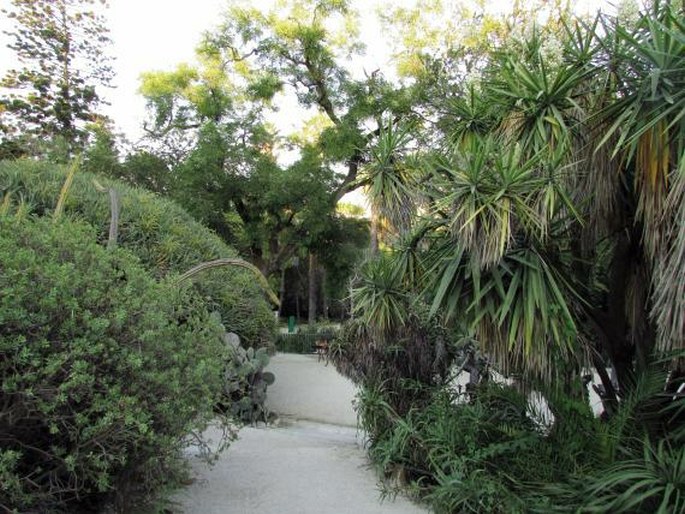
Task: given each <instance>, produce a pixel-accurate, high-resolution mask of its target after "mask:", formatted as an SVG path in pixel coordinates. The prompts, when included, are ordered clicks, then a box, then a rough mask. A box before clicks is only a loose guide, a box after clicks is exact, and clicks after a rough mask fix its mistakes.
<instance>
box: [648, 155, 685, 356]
mask: <svg viewBox="0 0 685 514" xmlns="http://www.w3.org/2000/svg"><path fill="white" fill-rule="evenodd" d="M665 211H666V212H671V213H672V217H670V218H669V219H668V220H664V222H663V223H664V224H666V225H668V226H667V227H665V231H666V233H667V240H668V245H667V248H666V249H665V250H664V253H663V259H662V260H661V261H659V262H658V263H657V269H656V273H655V275H656V281H655V287H654V307H653V310H652V316H653V317H654V319H655V320H656V322H657V334H658V348H659V350H661V351H670V350H675V349H682V348H685V156H684V157H683V158H682V159H681V162H680V169H679V170H678V171H677V172H676V173H675V174H674V180H673V182H672V184H671V189H670V191H669V194H668V197H667V199H666V202H665Z"/></svg>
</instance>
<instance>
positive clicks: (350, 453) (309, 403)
mask: <svg viewBox="0 0 685 514" xmlns="http://www.w3.org/2000/svg"><path fill="white" fill-rule="evenodd" d="M268 369H269V370H270V371H273V372H274V374H275V375H276V383H275V384H274V385H273V386H271V387H270V388H269V403H268V407H269V409H270V410H271V411H273V412H276V413H278V414H279V416H280V422H279V423H278V424H276V425H275V426H271V427H266V428H265V427H263V426H260V427H246V428H243V429H242V430H241V431H240V437H239V440H238V441H236V442H234V443H233V444H232V445H231V447H230V449H229V450H228V451H227V452H226V453H224V454H223V455H222V457H221V459H220V460H219V461H218V462H217V463H216V464H215V465H214V467H211V468H208V467H206V466H205V465H204V464H202V463H201V461H199V460H198V459H196V458H193V457H191V465H192V468H193V471H194V473H195V476H196V480H195V482H194V483H193V484H192V485H191V486H190V487H188V488H186V489H185V490H183V491H182V492H180V493H179V494H177V495H176V497H175V498H174V500H175V505H174V506H172V510H173V512H177V513H185V514H195V513H197V514H253V513H259V514H276V513H278V514H386V513H387V514H391V513H392V514H420V513H425V512H427V511H426V510H424V509H423V508H421V507H420V506H417V505H415V504H414V503H412V502H410V501H409V500H407V499H406V498H404V497H401V496H398V497H397V498H395V499H394V500H391V499H387V500H385V501H383V502H381V498H380V492H379V490H378V488H377V481H378V479H377V476H376V474H375V472H374V471H373V470H372V469H370V468H369V461H368V459H367V458H366V455H365V452H364V450H363V448H361V445H360V439H359V434H358V433H357V429H356V415H355V412H354V410H353V408H352V401H353V398H354V394H355V388H354V386H353V384H352V383H351V382H350V381H348V380H347V379H345V378H343V377H341V376H340V375H339V374H338V373H337V372H336V371H335V369H334V368H333V367H332V366H325V365H324V363H323V362H318V361H317V358H316V356H312V355H293V354H277V355H276V356H274V357H273V358H272V360H271V363H270V365H269V368H268Z"/></svg>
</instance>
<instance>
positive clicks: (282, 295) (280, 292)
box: [278, 266, 285, 319]
mask: <svg viewBox="0 0 685 514" xmlns="http://www.w3.org/2000/svg"><path fill="white" fill-rule="evenodd" d="M278 300H279V302H280V303H279V304H278V317H279V319H280V318H281V317H282V316H283V304H284V303H285V266H284V267H283V268H282V269H281V286H280V287H279V289H278Z"/></svg>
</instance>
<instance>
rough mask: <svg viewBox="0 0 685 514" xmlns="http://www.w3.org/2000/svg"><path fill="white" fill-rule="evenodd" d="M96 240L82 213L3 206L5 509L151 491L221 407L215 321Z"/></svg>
mask: <svg viewBox="0 0 685 514" xmlns="http://www.w3.org/2000/svg"><path fill="white" fill-rule="evenodd" d="M39 183H40V184H42V183H43V182H41V181H39ZM95 240H96V231H95V230H93V229H92V228H91V227H89V226H86V225H85V224H82V223H74V222H60V223H52V222H50V221H47V220H45V219H44V220H39V221H33V220H30V219H26V218H20V217H16V216H7V215H5V216H0V382H1V384H2V388H1V389H0V443H1V445H0V448H1V450H0V483H1V484H2V487H1V488H0V507H1V508H2V510H10V511H11V510H12V509H16V510H19V511H27V510H32V511H38V512H51V511H53V510H62V509H66V510H69V511H71V512H74V511H77V509H78V508H81V509H84V510H86V511H93V510H95V508H96V507H97V505H99V504H101V503H102V502H103V501H104V500H106V499H110V498H111V497H112V496H115V497H116V498H115V499H116V500H118V501H119V502H123V501H124V499H125V498H129V497H130V495H131V494H132V493H134V492H138V493H145V492H148V491H151V490H153V489H154V487H155V485H156V484H157V483H158V482H159V481H161V480H163V479H164V478H165V477H166V476H167V473H168V471H169V469H171V468H173V466H174V465H175V463H176V462H177V458H178V453H179V451H180V449H181V448H182V447H183V446H184V441H183V439H184V438H185V437H186V436H187V435H188V434H190V433H191V432H193V431H195V430H201V429H203V428H204V427H205V426H206V424H207V422H208V420H209V419H212V418H213V417H214V413H213V407H214V405H215V403H216V401H217V400H218V398H219V397H220V395H221V393H222V386H223V384H222V379H221V377H222V372H223V369H222V367H223V362H224V360H225V358H226V347H225V345H224V343H223V342H222V341H221V339H220V337H219V336H220V330H221V327H220V325H219V323H218V321H217V320H216V319H214V318H213V317H212V316H210V315H209V314H208V313H207V310H206V309H205V308H204V306H203V302H202V301H201V299H199V298H198V297H197V295H194V294H191V293H192V291H191V290H188V289H182V288H179V287H178V286H176V285H175V284H170V283H167V282H163V283H157V282H155V280H154V279H153V278H152V277H151V276H150V275H149V273H147V272H146V271H145V270H144V269H143V268H142V267H141V266H140V264H139V262H138V259H137V258H136V257H134V256H133V255H131V254H130V253H129V252H127V251H126V250H123V249H116V250H114V251H106V250H105V249H104V248H102V247H101V246H99V245H97V244H96V243H95ZM115 493H116V494H115Z"/></svg>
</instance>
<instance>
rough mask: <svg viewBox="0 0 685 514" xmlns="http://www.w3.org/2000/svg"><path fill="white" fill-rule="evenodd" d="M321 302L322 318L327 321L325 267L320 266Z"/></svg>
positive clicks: (327, 305)
mask: <svg viewBox="0 0 685 514" xmlns="http://www.w3.org/2000/svg"><path fill="white" fill-rule="evenodd" d="M320 282H321V304H322V306H323V318H324V319H325V320H326V321H328V310H329V308H330V304H329V299H328V295H327V294H326V268H324V267H323V266H322V267H321V280H320Z"/></svg>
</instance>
